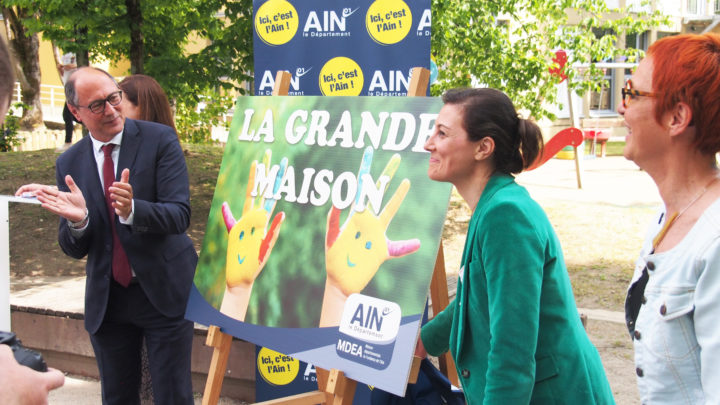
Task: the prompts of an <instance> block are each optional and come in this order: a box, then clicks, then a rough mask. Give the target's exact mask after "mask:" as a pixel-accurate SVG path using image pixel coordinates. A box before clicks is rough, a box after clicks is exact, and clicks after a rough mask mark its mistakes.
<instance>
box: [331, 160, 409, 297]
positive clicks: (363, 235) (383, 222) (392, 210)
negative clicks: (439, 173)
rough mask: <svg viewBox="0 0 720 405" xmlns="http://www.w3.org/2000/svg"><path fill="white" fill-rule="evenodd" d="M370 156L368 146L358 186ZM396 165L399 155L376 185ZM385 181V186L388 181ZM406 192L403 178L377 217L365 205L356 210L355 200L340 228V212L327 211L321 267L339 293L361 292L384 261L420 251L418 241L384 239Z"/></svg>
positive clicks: (392, 173)
mask: <svg viewBox="0 0 720 405" xmlns="http://www.w3.org/2000/svg"><path fill="white" fill-rule="evenodd" d="M372 154H373V151H372V148H369V147H368V148H367V149H366V150H365V153H364V155H363V159H362V163H361V166H360V171H359V172H358V184H362V181H363V179H367V178H368V177H367V176H365V175H366V174H367V173H369V170H370V165H371V162H372ZM399 164H400V155H398V154H395V155H394V156H393V157H392V158H391V159H390V161H388V164H387V166H386V167H385V170H383V173H382V174H381V176H380V180H378V185H379V184H380V182H381V180H382V178H383V176H387V177H388V178H390V179H391V178H392V177H393V175H394V174H395V171H396V170H397V167H398V166H399ZM386 180H387V181H386V183H385V184H386V187H387V185H388V184H389V183H390V181H389V179H386ZM358 189H360V186H358ZM409 190H410V180H408V179H403V181H402V182H401V183H400V186H398V189H397V190H396V191H395V194H393V196H392V198H391V199H390V201H389V202H388V203H387V204H386V206H385V208H384V209H383V210H382V212H381V213H380V215H375V214H374V213H373V212H372V210H371V209H370V208H369V206H364V209H363V210H362V211H359V212H358V211H356V206H358V204H357V203H359V202H358V201H356V204H355V205H354V206H353V208H351V210H350V213H349V214H348V218H347V219H346V220H345V224H344V225H343V226H342V227H340V226H339V223H340V210H339V209H338V208H337V207H335V206H332V208H331V209H330V212H329V213H328V220H327V231H326V235H325V266H326V271H327V277H328V281H329V282H331V283H332V284H333V285H336V286H337V287H339V289H340V290H341V291H342V292H343V294H345V295H350V294H352V293H357V292H360V291H362V290H363V289H364V288H365V286H366V285H367V284H368V283H369V282H370V280H371V279H372V278H373V277H374V276H375V273H377V271H378V269H379V268H380V265H381V264H382V263H384V262H385V261H386V260H388V259H391V258H398V257H402V256H405V255H408V254H410V253H413V252H415V251H417V250H418V249H419V248H420V241H419V240H418V239H410V240H404V241H392V240H390V239H389V238H388V237H387V236H386V231H387V228H388V226H389V225H390V221H392V219H393V217H394V216H395V214H396V213H397V211H398V209H399V208H400V205H401V204H402V202H403V200H404V198H405V196H406V195H407V193H408V191H409ZM358 194H359V193H358ZM363 205H364V204H363Z"/></svg>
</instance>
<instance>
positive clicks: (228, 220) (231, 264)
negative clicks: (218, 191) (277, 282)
mask: <svg viewBox="0 0 720 405" xmlns="http://www.w3.org/2000/svg"><path fill="white" fill-rule="evenodd" d="M270 154H271V152H270V150H267V151H266V152H265V157H264V168H265V170H266V173H265V174H266V177H269V176H270V175H271V170H277V171H278V173H277V175H276V176H275V184H274V186H273V194H274V193H275V191H276V190H277V188H278V187H280V183H281V180H282V177H283V174H284V172H285V169H286V168H287V158H283V160H282V161H281V163H280V165H279V166H275V167H271V166H270ZM256 169H257V161H254V162H253V163H252V166H251V167H250V175H249V178H248V184H247V191H246V193H245V204H244V207H243V212H242V216H241V217H240V218H239V219H238V220H237V221H236V220H235V218H234V217H233V214H232V212H231V211H230V206H229V205H228V203H227V202H224V203H223V205H222V214H223V219H224V221H225V226H226V227H227V230H228V247H227V261H226V264H225V280H226V282H227V285H228V287H235V286H238V285H250V284H252V283H253V282H254V281H255V278H257V276H258V274H260V271H261V270H262V269H263V267H264V266H265V263H267V260H268V257H269V256H270V252H271V251H272V248H273V246H275V242H276V241H277V238H278V235H279V234H280V225H281V224H282V222H283V221H284V220H285V213H284V212H280V213H278V214H277V215H275V218H273V220H272V223H271V224H270V226H269V227H268V223H269V221H270V216H271V215H272V212H273V210H274V209H275V203H276V202H277V200H275V199H272V198H269V199H266V198H265V197H264V196H263V195H258V196H257V197H256V198H253V197H252V195H251V192H252V190H253V188H254V186H255V184H254V183H255V175H256ZM256 202H257V206H256V204H255V203H256Z"/></svg>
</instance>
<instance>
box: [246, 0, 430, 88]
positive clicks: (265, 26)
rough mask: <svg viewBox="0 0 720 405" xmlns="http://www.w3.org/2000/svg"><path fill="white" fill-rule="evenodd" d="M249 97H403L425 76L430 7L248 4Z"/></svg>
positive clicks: (354, 0) (397, 1)
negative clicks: (278, 93) (284, 76)
mask: <svg viewBox="0 0 720 405" xmlns="http://www.w3.org/2000/svg"><path fill="white" fill-rule="evenodd" d="M253 8H254V14H253V19H254V41H253V48H254V57H255V95H259V96H263V95H271V94H272V90H273V86H274V81H275V74H276V73H277V72H278V71H279V70H282V71H288V72H290V73H291V74H292V81H291V83H290V91H289V94H290V95H306V96H310V95H325V96H358V95H363V96H404V95H407V91H408V86H409V83H410V70H411V69H412V68H414V67H424V68H426V69H430V23H431V13H430V0H413V1H407V2H406V1H403V0H375V1H367V0H343V1H338V0H289V1H288V0H267V1H265V0H254V1H253Z"/></svg>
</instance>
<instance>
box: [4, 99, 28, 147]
mask: <svg viewBox="0 0 720 405" xmlns="http://www.w3.org/2000/svg"><path fill="white" fill-rule="evenodd" d="M16 108H19V109H26V108H28V106H27V105H25V104H23V103H15V104H13V105H12V106H11V107H10V111H9V112H8V114H7V115H6V116H5V122H3V124H2V127H0V152H10V151H12V149H13V148H14V147H15V146H19V145H20V143H22V141H23V138H22V137H21V136H20V135H18V129H19V128H20V118H21V117H19V116H17V115H15V111H14V110H15V109H16Z"/></svg>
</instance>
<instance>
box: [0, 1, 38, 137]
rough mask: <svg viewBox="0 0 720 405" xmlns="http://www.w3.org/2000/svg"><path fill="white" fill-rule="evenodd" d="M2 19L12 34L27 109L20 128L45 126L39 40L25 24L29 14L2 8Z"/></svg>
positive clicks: (18, 74)
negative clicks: (41, 99) (41, 96)
mask: <svg viewBox="0 0 720 405" xmlns="http://www.w3.org/2000/svg"><path fill="white" fill-rule="evenodd" d="M3 16H4V17H5V19H7V20H8V22H9V27H10V31H11V34H12V35H11V38H10V48H11V49H12V51H13V52H14V54H15V61H16V63H17V64H18V65H19V67H18V66H16V69H15V70H16V73H17V77H18V80H19V81H20V87H21V90H20V92H21V94H22V102H23V103H25V104H26V105H27V106H28V108H26V109H24V110H23V116H22V118H21V119H20V126H21V128H23V129H33V128H35V127H37V126H38V125H41V124H42V123H43V116H42V104H41V102H40V53H39V50H40V39H39V37H38V35H37V34H33V35H29V34H28V31H27V29H26V28H25V26H24V25H23V23H22V20H23V19H25V18H28V17H30V15H29V14H28V12H27V10H25V9H23V8H21V7H17V8H5V7H4V8H3Z"/></svg>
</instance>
